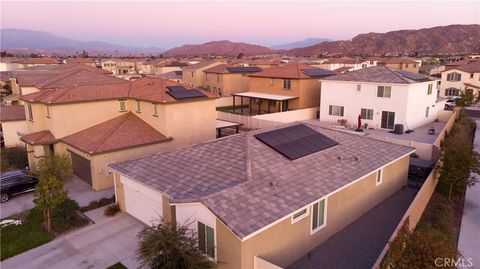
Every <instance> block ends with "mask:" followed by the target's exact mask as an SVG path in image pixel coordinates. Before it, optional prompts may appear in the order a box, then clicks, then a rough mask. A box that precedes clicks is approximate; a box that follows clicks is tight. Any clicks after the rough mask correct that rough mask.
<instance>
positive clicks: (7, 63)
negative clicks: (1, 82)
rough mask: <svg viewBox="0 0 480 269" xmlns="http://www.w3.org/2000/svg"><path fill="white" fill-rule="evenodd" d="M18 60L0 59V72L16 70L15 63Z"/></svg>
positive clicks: (10, 58)
mask: <svg viewBox="0 0 480 269" xmlns="http://www.w3.org/2000/svg"><path fill="white" fill-rule="evenodd" d="M18 61H19V60H18V59H17V58H14V57H2V58H0V72H5V71H15V70H17V69H18V65H17V62H18Z"/></svg>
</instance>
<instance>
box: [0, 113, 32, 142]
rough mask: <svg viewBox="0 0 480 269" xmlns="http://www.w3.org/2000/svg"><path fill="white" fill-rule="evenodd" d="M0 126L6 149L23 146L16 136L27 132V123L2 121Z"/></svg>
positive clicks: (22, 121)
mask: <svg viewBox="0 0 480 269" xmlns="http://www.w3.org/2000/svg"><path fill="white" fill-rule="evenodd" d="M1 124H2V133H3V139H4V141H5V147H6V148H14V147H18V146H21V147H23V146H24V143H23V142H22V141H20V137H19V135H18V134H25V133H26V132H27V121H25V120H17V121H4V122H2V123H1Z"/></svg>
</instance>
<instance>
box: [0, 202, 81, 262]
mask: <svg viewBox="0 0 480 269" xmlns="http://www.w3.org/2000/svg"><path fill="white" fill-rule="evenodd" d="M78 209H79V207H78V204H77V203H76V202H75V201H72V200H67V201H66V202H65V203H63V204H62V205H60V206H59V207H58V208H57V209H56V210H55V211H54V214H53V218H52V223H53V230H54V231H53V234H49V233H48V232H47V231H46V230H45V229H44V227H43V221H44V220H43V213H42V212H41V211H40V210H38V209H35V208H34V209H30V210H28V211H25V212H23V213H20V214H15V215H13V216H11V217H9V219H19V220H21V221H22V224H21V225H10V226H7V227H4V228H2V229H1V241H0V260H2V261H3V260H5V259H7V258H10V257H12V256H15V255H17V254H20V253H22V252H25V251H27V250H30V249H33V248H36V247H38V246H40V245H43V244H45V243H48V242H50V241H52V240H53V239H54V238H55V236H59V235H61V234H64V233H66V232H69V231H71V230H73V229H76V228H79V227H82V226H85V225H87V224H88V223H89V221H88V220H87V219H86V218H84V217H82V216H80V215H79V214H78V213H77V211H78Z"/></svg>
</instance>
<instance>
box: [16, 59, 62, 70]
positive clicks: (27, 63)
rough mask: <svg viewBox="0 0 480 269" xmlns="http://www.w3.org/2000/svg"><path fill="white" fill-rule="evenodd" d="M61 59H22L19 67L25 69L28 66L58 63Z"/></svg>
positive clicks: (18, 63)
mask: <svg viewBox="0 0 480 269" xmlns="http://www.w3.org/2000/svg"><path fill="white" fill-rule="evenodd" d="M58 64H60V61H59V60H57V59H53V58H29V59H25V60H22V61H19V62H17V65H18V68H19V69H25V68H28V67H36V66H43V65H58Z"/></svg>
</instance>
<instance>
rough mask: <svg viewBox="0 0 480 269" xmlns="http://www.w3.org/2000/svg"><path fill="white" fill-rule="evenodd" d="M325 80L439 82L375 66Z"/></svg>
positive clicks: (408, 82)
mask: <svg viewBox="0 0 480 269" xmlns="http://www.w3.org/2000/svg"><path fill="white" fill-rule="evenodd" d="M323 80H334V81H358V82H374V83H396V84H412V83H419V82H425V81H434V80H437V78H432V77H429V76H426V75H422V74H416V73H412V72H408V71H404V70H398V69H395V68H390V67H386V66H373V67H369V68H364V69H360V70H356V71H352V72H347V73H343V74H338V75H335V76H329V77H325V78H323Z"/></svg>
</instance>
